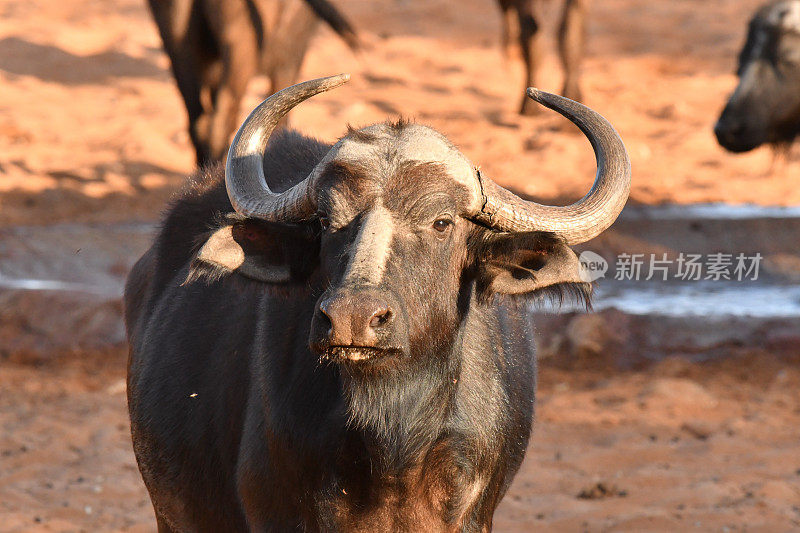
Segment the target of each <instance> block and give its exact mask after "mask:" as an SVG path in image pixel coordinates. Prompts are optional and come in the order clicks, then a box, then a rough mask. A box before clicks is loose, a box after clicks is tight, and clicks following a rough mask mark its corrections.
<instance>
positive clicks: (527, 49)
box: [497, 0, 589, 115]
mask: <svg viewBox="0 0 800 533" xmlns="http://www.w3.org/2000/svg"><path fill="white" fill-rule="evenodd" d="M543 1H544V0H497V3H498V4H499V5H500V10H501V11H502V15H503V34H502V37H503V49H504V50H505V51H506V54H508V49H509V48H510V47H511V40H512V39H511V33H512V32H511V28H512V26H513V22H514V19H516V21H517V24H516V25H517V27H518V30H519V33H518V34H517V37H518V38H519V45H520V51H521V52H522V59H523V61H524V62H525V83H526V85H525V86H526V87H532V86H535V85H536V80H535V78H536V71H537V69H538V63H539V44H538V41H539V23H538V22H537V20H536V9H537V5H538V4H540V3H542V2H543ZM588 4H589V0H564V8H563V11H562V13H561V25H560V27H559V31H558V51H559V54H560V56H561V63H562V64H563V65H564V87H563V89H562V91H561V94H563V95H564V96H566V97H567V98H572V99H573V100H581V98H582V95H581V88H580V63H581V59H582V58H583V53H584V47H585V43H586V11H587V10H588ZM537 110H538V108H537V107H536V106H535V105H534V103H533V101H532V100H530V99H529V98H526V97H524V96H523V97H522V105H521V107H520V113H522V114H523V115H531V114H533V113H535V112H536V111H537Z"/></svg>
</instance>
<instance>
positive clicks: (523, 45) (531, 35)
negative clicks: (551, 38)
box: [514, 0, 541, 115]
mask: <svg viewBox="0 0 800 533" xmlns="http://www.w3.org/2000/svg"><path fill="white" fill-rule="evenodd" d="M514 8H515V9H516V11H517V20H518V22H519V45H520V51H521V52H522V60H523V61H524V62H525V87H535V86H536V72H537V70H538V68H539V59H540V57H539V53H540V48H541V46H540V44H539V37H540V31H539V23H538V22H537V20H536V15H535V13H534V10H533V0H523V1H519V2H514ZM539 109H540V108H539V107H538V106H537V105H536V102H534V101H533V100H531V99H530V98H528V97H527V96H525V95H523V96H522V105H521V106H520V111H519V112H520V113H522V114H523V115H534V114H536V113H538V112H539Z"/></svg>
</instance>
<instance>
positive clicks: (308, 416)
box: [125, 76, 630, 532]
mask: <svg viewBox="0 0 800 533" xmlns="http://www.w3.org/2000/svg"><path fill="white" fill-rule="evenodd" d="M346 79H347V77H346V76H338V77H333V78H326V79H321V80H314V81H310V82H306V83H302V84H299V85H295V86H293V87H290V88H288V89H286V90H284V91H281V92H279V93H277V94H275V95H273V96H272V97H270V98H269V99H267V100H266V101H265V102H264V103H262V104H261V105H260V106H259V107H258V108H256V110H255V111H253V113H251V114H250V116H249V117H248V119H247V120H246V121H245V123H244V124H243V125H242V127H241V128H240V130H239V133H237V135H236V137H235V138H234V141H233V144H232V146H231V149H230V152H229V154H228V158H227V166H226V169H225V172H224V173H223V169H222V168H221V167H220V166H216V167H213V168H211V169H210V170H208V171H206V172H205V173H203V174H200V175H197V176H195V177H194V178H193V179H192V180H191V181H190V183H189V184H188V186H187V188H186V190H185V191H184V192H183V194H182V195H181V196H180V197H179V198H178V199H177V200H175V202H174V203H173V205H172V207H171V208H170V210H169V212H168V213H167V215H166V218H165V220H164V222H163V226H162V229H161V231H160V233H159V234H158V237H157V238H156V241H155V243H154V244H153V246H152V248H150V250H149V251H148V252H147V253H146V254H145V255H144V256H143V257H142V258H141V259H140V260H139V262H138V263H137V264H136V266H135V267H134V268H133V271H132V272H131V274H130V277H129V279H128V283H127V286H126V289H125V306H126V322H127V327H128V335H129V339H130V344H131V351H130V359H129V363H128V405H129V409H130V417H131V431H132V434H133V444H134V450H135V452H136V458H137V461H138V463H139V469H140V470H141V473H142V477H143V479H144V481H145V484H146V485H147V489H148V491H149V492H150V496H151V499H152V501H153V506H154V508H155V513H156V517H157V520H158V525H159V531H215V532H216V531H276V532H285V531H326V532H327V531H363V532H376V531H387V532H395V531H470V532H472V531H488V530H490V529H491V525H492V515H493V513H494V510H495V508H496V506H497V504H498V503H499V502H500V499H501V498H502V497H503V494H504V493H505V491H506V489H507V488H508V486H509V484H510V483H511V480H512V478H513V477H514V474H515V473H516V471H517V469H518V468H519V466H520V463H521V462H522V459H523V455H524V453H525V448H526V445H527V442H528V437H529V434H530V430H531V423H532V417H533V402H534V389H535V378H536V373H535V359H534V346H533V331H532V326H533V325H532V324H531V323H530V316H529V315H528V313H527V312H526V309H527V302H528V301H529V300H530V299H531V298H536V297H543V296H547V295H550V296H552V295H554V294H555V295H560V294H564V293H571V294H577V295H581V296H586V295H587V294H588V288H589V286H588V285H587V284H586V283H584V282H583V277H582V276H581V269H580V265H579V263H578V260H577V257H576V256H575V253H574V252H573V251H572V250H571V249H570V248H569V246H568V245H569V244H575V243H579V242H583V241H585V240H588V239H590V238H592V237H593V236H595V235H597V234H599V233H600V232H602V231H603V230H604V229H606V228H607V227H608V226H609V225H610V224H611V223H612V222H613V221H614V219H615V218H616V216H617V215H618V213H619V212H620V210H621V209H622V206H623V204H624V203H625V200H626V198H627V195H628V190H629V187H630V165H629V162H628V158H627V155H626V153H625V149H624V147H623V145H622V141H621V140H620V139H619V137H618V136H617V134H616V132H614V130H613V128H612V127H611V126H610V125H609V124H608V123H607V122H606V121H605V120H604V119H603V118H602V117H600V116H599V115H597V114H596V113H595V112H593V111H591V110H589V109H588V108H585V107H583V106H581V105H580V104H576V103H574V102H571V101H569V100H566V99H563V98H561V97H558V96H555V95H548V94H546V93H539V92H537V91H531V92H530V94H531V95H532V97H533V98H536V99H537V100H538V101H540V102H543V103H544V104H545V105H547V106H550V107H553V108H555V109H557V110H559V111H560V112H561V113H562V114H564V115H565V116H567V117H569V118H570V119H571V120H572V121H574V122H575V123H576V124H578V125H579V126H580V127H581V129H582V130H583V131H584V132H585V133H586V134H587V136H588V137H589V138H590V140H591V141H592V145H593V146H594V148H595V152H596V154H597V158H598V171H597V177H596V179H595V185H594V186H593V187H592V190H591V191H590V192H589V194H587V195H586V197H584V198H583V199H582V200H581V201H579V202H578V203H576V204H574V205H572V206H567V207H550V206H544V205H539V204H534V203H531V202H526V201H523V200H522V199H520V198H518V197H517V196H515V195H513V194H512V193H511V192H509V191H507V190H506V189H503V188H502V187H500V186H498V185H497V184H496V183H495V182H493V181H492V180H490V179H489V178H488V177H486V176H485V175H483V174H482V173H480V172H478V171H477V170H476V168H475V167H474V166H473V165H472V164H471V163H470V162H469V161H468V160H467V159H466V157H464V155H462V154H461V153H460V152H459V151H458V150H457V149H456V148H455V147H454V146H453V145H452V144H451V143H450V142H448V141H447V139H445V138H444V137H443V136H442V135H441V134H439V133H437V132H436V131H434V130H432V129H430V128H427V127H425V126H420V125H417V124H413V123H408V122H397V123H385V124H377V125H374V126H369V127H367V128H363V129H360V130H349V131H348V133H347V134H346V135H345V136H344V137H343V138H342V139H340V140H339V141H338V142H337V143H336V144H334V145H332V146H331V145H328V144H323V143H320V142H318V141H315V140H313V139H310V138H308V137H304V136H302V135H300V134H298V133H295V132H291V131H283V132H279V133H276V134H274V135H272V132H273V130H274V129H275V126H276V125H277V124H278V122H279V121H280V120H281V118H282V117H283V116H284V115H285V114H286V113H287V112H288V111H289V110H290V109H292V108H293V107H294V106H295V105H297V104H298V103H300V102H302V101H303V100H305V99H306V98H309V97H310V96H313V95H314V94H317V93H319V92H321V91H324V90H327V89H330V88H332V87H336V86H338V85H340V84H341V83H343V82H344V81H346ZM273 191H278V192H273Z"/></svg>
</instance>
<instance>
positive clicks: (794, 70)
mask: <svg viewBox="0 0 800 533" xmlns="http://www.w3.org/2000/svg"><path fill="white" fill-rule="evenodd" d="M738 74H739V86H738V87H736V90H735V91H734V93H733V95H732V96H731V97H730V100H729V101H728V104H727V105H726V106H725V109H724V110H723V111H722V116H720V118H719V121H718V122H717V124H716V126H715V127H714V133H715V134H716V136H717V140H718V141H719V144H720V145H722V146H723V147H724V148H725V149H727V150H730V151H731V152H747V151H749V150H752V149H754V148H757V147H759V146H761V145H762V144H765V143H771V144H775V145H779V144H788V143H791V142H792V140H794V138H795V137H796V136H797V134H798V133H800V0H788V1H787V0H783V1H780V2H772V3H770V4H767V5H765V6H763V7H762V8H761V9H759V10H758V11H757V12H756V14H755V15H754V16H753V18H752V19H751V20H750V27H749V30H748V32H747V41H746V42H745V44H744V48H743V49H742V51H741V52H740V54H739V70H738Z"/></svg>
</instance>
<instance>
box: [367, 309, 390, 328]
mask: <svg viewBox="0 0 800 533" xmlns="http://www.w3.org/2000/svg"><path fill="white" fill-rule="evenodd" d="M391 317H392V312H391V311H390V310H389V309H386V308H382V309H379V310H378V311H376V312H375V313H374V314H373V315H372V318H371V319H370V321H369V327H371V328H379V327H381V326H383V325H384V324H386V323H387V322H389V319H390V318H391Z"/></svg>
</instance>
